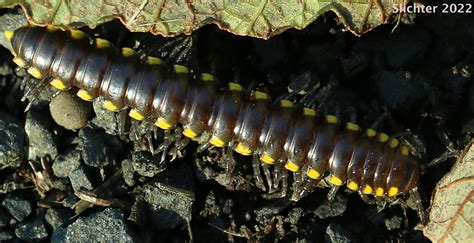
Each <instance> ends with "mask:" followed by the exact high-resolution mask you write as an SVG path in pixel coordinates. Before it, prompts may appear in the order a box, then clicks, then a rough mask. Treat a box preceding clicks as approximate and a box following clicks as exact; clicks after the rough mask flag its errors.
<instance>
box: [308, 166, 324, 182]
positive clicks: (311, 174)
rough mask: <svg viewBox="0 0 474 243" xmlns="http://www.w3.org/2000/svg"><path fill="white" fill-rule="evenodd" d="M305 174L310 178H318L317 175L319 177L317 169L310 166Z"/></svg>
mask: <svg viewBox="0 0 474 243" xmlns="http://www.w3.org/2000/svg"><path fill="white" fill-rule="evenodd" d="M306 175H307V176H308V177H309V178H311V179H314V180H316V179H319V177H321V173H319V172H318V171H317V170H315V169H313V168H311V169H309V170H308V172H306Z"/></svg>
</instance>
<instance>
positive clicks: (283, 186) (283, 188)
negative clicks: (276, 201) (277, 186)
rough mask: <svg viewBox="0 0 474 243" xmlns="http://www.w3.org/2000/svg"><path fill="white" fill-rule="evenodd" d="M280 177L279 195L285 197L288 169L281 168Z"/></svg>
mask: <svg viewBox="0 0 474 243" xmlns="http://www.w3.org/2000/svg"><path fill="white" fill-rule="evenodd" d="M281 177H282V178H281V197H286V194H287V192H288V170H283V173H282V175H281Z"/></svg>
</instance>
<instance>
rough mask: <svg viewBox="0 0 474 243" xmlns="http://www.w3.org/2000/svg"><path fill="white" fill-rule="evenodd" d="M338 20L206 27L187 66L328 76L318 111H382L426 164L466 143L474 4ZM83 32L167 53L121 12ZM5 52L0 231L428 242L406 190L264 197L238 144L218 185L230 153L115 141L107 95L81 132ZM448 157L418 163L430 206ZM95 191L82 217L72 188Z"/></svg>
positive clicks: (361, 119) (260, 83)
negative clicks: (252, 28) (250, 30)
mask: <svg viewBox="0 0 474 243" xmlns="http://www.w3.org/2000/svg"><path fill="white" fill-rule="evenodd" d="M12 12H13V11H11V10H9V11H2V12H0V13H2V14H3V15H4V16H3V17H5V16H9V15H12V16H13V13H12ZM412 17H413V16H412ZM335 19H336V18H335V16H334V15H332V14H330V13H328V14H326V15H324V16H322V17H320V18H319V19H317V21H316V22H315V23H313V24H311V25H310V26H309V27H307V28H306V29H304V30H301V31H297V30H289V31H286V32H285V33H283V34H281V35H279V36H277V37H275V38H273V39H270V40H266V41H265V40H258V39H252V38H247V37H239V36H233V35H231V34H229V33H226V32H223V31H220V30H218V29H217V28H215V27H214V26H208V27H204V28H202V29H201V30H199V31H197V32H196V33H195V35H193V46H192V48H191V50H190V56H189V59H188V60H186V61H185V64H187V65H188V66H189V67H191V68H192V69H193V70H196V72H212V73H214V74H215V75H216V76H217V77H218V79H219V83H220V85H222V86H223V87H225V86H226V85H227V83H228V82H238V83H241V84H242V85H243V86H244V87H249V90H250V89H251V88H255V87H258V89H260V90H266V91H267V92H268V93H269V94H271V96H272V97H273V98H276V97H279V96H282V95H287V94H288V89H292V90H294V89H298V87H301V86H302V85H307V86H308V87H313V86H315V85H319V86H321V87H328V85H330V86H331V87H333V88H332V89H331V92H330V93H329V96H328V99H327V100H326V101H325V102H324V104H323V106H322V109H321V112H322V113H325V112H327V113H337V111H340V112H339V113H340V117H341V118H342V120H346V121H347V120H348V119H349V117H350V115H349V114H350V113H349V112H347V111H348V110H351V109H353V110H355V113H356V114H357V122H358V124H360V125H361V126H362V127H371V125H372V124H373V123H374V122H375V121H376V120H377V119H378V118H379V117H380V116H382V114H383V113H384V111H387V114H389V115H388V117H387V118H386V119H384V120H383V121H382V123H381V125H380V130H383V131H385V132H387V133H389V134H392V135H404V136H402V137H403V138H404V139H405V140H406V142H407V143H410V144H411V145H412V146H413V147H414V148H415V149H416V151H418V152H419V154H420V155H421V159H420V161H421V163H422V164H423V165H426V164H428V163H429V162H430V161H431V160H433V159H436V158H438V157H439V156H440V155H441V154H443V153H444V152H446V151H447V150H448V148H449V149H463V148H464V146H465V144H466V142H467V141H468V140H469V137H470V136H471V135H472V134H473V132H474V127H473V124H474V122H473V118H474V116H473V114H474V100H473V99H474V98H473V97H474V83H473V82H472V72H473V68H474V67H473V65H474V56H473V54H474V53H473V48H472V43H474V18H472V14H471V15H461V14H458V15H450V14H422V15H418V16H416V19H415V20H414V23H412V24H403V23H401V24H400V25H398V27H397V28H396V29H395V30H394V31H393V33H392V29H393V27H394V25H386V26H382V27H379V28H376V29H375V30H373V31H371V32H370V33H368V34H366V35H364V36H362V37H360V38H359V37H355V36H353V35H352V34H351V33H349V32H345V31H343V30H342V29H341V26H340V25H338V24H337V23H336V22H335ZM85 31H86V32H88V34H90V35H94V34H97V35H100V36H101V37H102V38H106V39H109V40H111V41H112V42H113V43H115V44H116V45H118V46H134V44H135V42H136V41H138V42H139V43H140V47H139V48H137V49H138V50H140V51H141V52H144V53H150V54H154V55H160V54H163V53H166V50H165V52H163V50H158V47H160V46H161V45H162V43H166V42H169V41H170V40H169V39H164V38H161V37H156V36H152V35H149V34H143V33H129V32H127V31H126V30H125V28H124V27H123V26H121V25H120V24H119V23H117V22H113V23H108V24H105V25H102V26H100V27H99V28H96V29H95V30H88V29H87V30H85ZM174 47H176V45H172V46H171V49H168V51H169V50H172V48H174ZM11 59H12V56H11V54H10V52H9V51H8V50H7V49H4V48H0V65H1V66H0V101H1V103H2V104H3V105H2V106H0V202H1V203H0V204H1V206H0V241H4V240H9V241H19V240H42V241H50V240H58V241H90V240H97V241H112V240H116V241H137V242H147V241H157V240H161V241H166V242H170V241H173V242H181V241H189V239H190V235H192V239H193V240H194V241H195V242H210V241H216V242H217V241H218V242H221V241H232V240H237V241H245V240H246V239H252V240H265V241H275V240H279V241H302V242H307V241H309V242H313V241H316V242H321V241H323V240H324V241H329V242H349V241H350V242H380V241H399V240H400V241H428V239H427V238H425V237H424V236H423V234H422V232H421V231H419V230H417V229H415V226H416V225H417V224H418V223H419V219H418V215H417V213H416V211H414V210H413V209H411V208H410V206H412V204H411V203H410V200H408V199H407V200H405V199H406V198H403V199H404V200H401V201H403V202H402V204H403V207H402V206H400V204H396V205H391V206H388V205H387V206H386V207H385V209H383V210H381V211H378V208H377V206H376V205H369V204H366V203H365V202H363V201H362V200H361V199H360V198H359V196H358V195H357V194H356V193H349V192H345V191H344V190H340V191H339V192H338V194H337V197H336V199H335V201H334V202H332V203H330V202H328V200H327V199H326V195H327V193H328V191H329V190H328V189H326V188H317V189H316V191H315V192H313V193H312V194H310V195H309V196H307V197H306V198H304V199H302V200H301V201H299V202H297V203H294V202H290V201H289V198H288V197H286V198H281V199H269V200H267V199H264V198H263V197H262V195H264V194H265V192H262V191H260V190H258V189H257V188H256V187H255V186H253V178H252V168H251V161H250V159H249V158H246V157H243V156H239V155H235V157H236V161H237V164H238V165H237V168H236V172H235V175H234V180H233V181H232V184H231V185H229V184H227V185H226V186H223V185H221V184H226V183H225V182H224V179H223V178H225V170H224V169H223V163H222V154H221V153H220V151H216V150H212V151H205V152H203V153H201V154H196V153H195V151H196V147H197V144H191V145H189V146H188V147H187V148H186V150H185V151H184V152H185V156H184V157H183V158H180V159H177V160H175V161H173V162H171V163H170V162H165V163H160V157H161V156H152V155H151V154H150V153H148V152H146V151H138V150H139V149H138V148H137V146H134V145H133V143H127V142H125V141H123V140H121V139H120V137H119V136H118V135H117V134H118V130H117V126H118V125H117V124H118V122H117V117H116V116H115V115H113V114H110V113H108V112H104V111H103V110H101V109H100V108H99V107H100V105H99V102H100V101H96V102H94V110H95V116H94V117H93V118H92V119H91V120H90V121H89V124H88V125H87V126H86V127H84V128H82V129H79V130H77V131H69V130H66V129H64V128H62V127H60V126H59V125H57V124H56V123H55V122H54V121H53V119H52V118H51V115H50V112H49V102H50V101H49V96H50V95H51V94H52V93H53V92H52V91H49V92H45V93H44V94H42V97H40V98H39V100H38V101H37V102H35V103H34V104H33V106H32V108H31V109H30V111H28V112H26V113H24V112H23V110H24V108H25V106H26V104H25V103H22V102H20V98H21V96H22V91H21V90H19V88H18V85H19V82H20V81H21V80H23V78H24V77H25V76H26V78H28V77H27V75H25V72H24V70H15V65H14V64H13V63H12V61H11ZM168 59H169V60H172V59H173V57H169V55H168ZM321 89H322V88H321ZM306 90H308V89H306ZM295 99H296V100H298V99H299V100H301V99H302V95H297V96H296V97H295ZM407 131H409V132H407ZM159 140H160V138H158V141H156V142H157V143H159ZM44 156H49V158H50V159H49V161H48V160H45V164H46V165H47V166H46V168H49V169H41V164H40V159H39V158H42V157H44ZM29 160H33V161H36V162H34V163H31V165H30V164H28V161H29ZM167 160H169V158H167ZM451 165H452V161H447V162H445V163H441V164H438V165H436V166H433V167H429V168H427V169H426V170H425V171H424V176H423V177H422V178H421V181H420V185H419V191H420V194H421V196H422V198H423V203H424V206H425V208H428V206H429V200H430V197H431V192H432V190H433V188H434V187H435V184H436V182H437V181H438V180H439V179H440V178H441V177H442V176H443V175H444V174H445V173H447V172H448V171H449V168H450V166H451ZM32 168H35V169H37V171H40V172H38V173H39V174H40V175H43V176H44V175H49V176H51V178H49V184H48V183H46V184H48V185H44V183H43V184H41V182H44V181H48V180H47V179H41V178H40V177H38V173H37V174H34V173H33V169H32ZM33 178H35V179H36V181H37V183H36V185H35V184H34V183H33ZM38 181H40V183H38ZM290 182H291V180H290ZM46 188H47V189H46ZM95 188H101V190H100V193H98V195H99V196H100V199H101V200H97V204H101V205H102V206H100V205H96V206H93V207H90V208H87V209H86V208H84V209H85V210H83V212H81V214H80V215H79V216H74V214H75V212H74V210H73V209H71V207H72V206H73V205H75V204H76V203H77V202H78V201H79V198H78V197H77V194H78V192H79V194H80V193H82V195H84V193H87V191H85V190H93V189H95ZM49 189H51V190H49ZM74 192H76V195H75V194H74ZM42 194H44V195H42ZM289 194H291V191H290V192H289ZM42 196H43V197H42ZM404 208H406V210H404ZM76 212H77V208H76Z"/></svg>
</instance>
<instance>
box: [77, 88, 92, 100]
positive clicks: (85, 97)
mask: <svg viewBox="0 0 474 243" xmlns="http://www.w3.org/2000/svg"><path fill="white" fill-rule="evenodd" d="M77 96H78V97H79V98H81V99H83V100H85V101H92V100H93V99H94V97H92V95H91V94H90V93H89V92H87V91H86V90H83V89H80V90H79V91H77Z"/></svg>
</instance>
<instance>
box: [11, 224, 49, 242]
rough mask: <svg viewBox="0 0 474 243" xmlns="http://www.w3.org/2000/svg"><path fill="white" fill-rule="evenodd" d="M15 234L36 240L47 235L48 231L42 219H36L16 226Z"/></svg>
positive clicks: (25, 238) (22, 237)
mask: <svg viewBox="0 0 474 243" xmlns="http://www.w3.org/2000/svg"><path fill="white" fill-rule="evenodd" d="M15 234H16V236H17V237H18V238H20V239H22V240H38V239H43V238H45V237H47V236H48V231H47V230H46V226H45V225H44V222H43V220H41V219H37V220H35V221H33V222H29V223H26V224H23V225H21V226H19V227H17V228H16V229H15Z"/></svg>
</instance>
